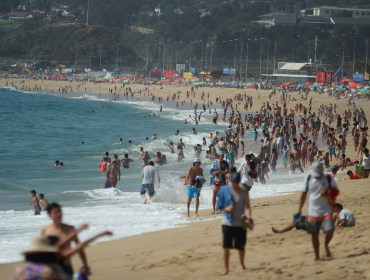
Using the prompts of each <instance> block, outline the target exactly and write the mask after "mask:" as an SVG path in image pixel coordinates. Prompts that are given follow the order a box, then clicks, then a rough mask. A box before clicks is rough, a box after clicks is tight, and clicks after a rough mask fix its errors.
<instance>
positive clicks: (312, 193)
mask: <svg viewBox="0 0 370 280" xmlns="http://www.w3.org/2000/svg"><path fill="white" fill-rule="evenodd" d="M329 189H330V191H329ZM334 191H338V185H337V183H336V182H335V181H334V180H333V178H332V177H331V176H330V175H328V174H324V169H323V166H322V165H321V164H320V163H319V162H314V163H313V164H312V166H311V175H309V176H307V177H306V179H305V180H304V183H303V188H302V195H301V198H300V204H299V208H298V213H297V214H301V212H302V208H303V205H304V203H305V201H306V197H307V193H308V192H309V197H308V210H307V213H308V222H307V233H309V234H311V235H312V245H313V248H314V251H315V261H317V260H319V259H320V257H319V256H320V255H319V245H320V243H319V232H320V228H321V227H322V229H323V232H324V233H325V250H326V255H327V256H328V257H330V256H331V253H330V250H329V243H330V241H331V239H332V238H333V235H334V228H335V227H334V218H333V208H332V206H331V204H330V202H329V200H328V196H329V193H330V192H334Z"/></svg>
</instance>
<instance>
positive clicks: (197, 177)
mask: <svg viewBox="0 0 370 280" xmlns="http://www.w3.org/2000/svg"><path fill="white" fill-rule="evenodd" d="M200 165H201V162H200V159H199V158H195V159H194V162H193V166H191V167H189V169H188V173H187V174H186V177H185V182H186V183H187V190H188V201H187V207H188V213H187V215H186V217H190V204H191V200H192V199H193V198H194V197H195V217H198V216H199V215H198V208H199V196H200V192H201V190H202V185H203V183H204V182H205V180H204V178H203V169H202V168H200Z"/></svg>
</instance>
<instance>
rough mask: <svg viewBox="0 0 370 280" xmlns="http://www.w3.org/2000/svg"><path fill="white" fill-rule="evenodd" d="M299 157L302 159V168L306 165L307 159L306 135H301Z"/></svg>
mask: <svg viewBox="0 0 370 280" xmlns="http://www.w3.org/2000/svg"><path fill="white" fill-rule="evenodd" d="M301 147H302V148H301V150H302V154H301V159H302V166H303V168H305V167H306V161H307V148H308V143H307V137H305V136H302V145H301Z"/></svg>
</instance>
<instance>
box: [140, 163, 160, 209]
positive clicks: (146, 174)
mask: <svg viewBox="0 0 370 280" xmlns="http://www.w3.org/2000/svg"><path fill="white" fill-rule="evenodd" d="M154 176H156V177H157V180H158V187H157V188H158V189H159V187H160V184H161V180H160V178H159V175H158V170H157V168H155V167H154V162H153V161H150V162H149V165H148V166H145V167H144V168H143V170H142V171H141V178H143V182H142V185H141V191H140V195H141V197H142V198H143V199H144V204H146V203H147V201H148V199H147V198H146V196H145V193H146V192H147V191H148V193H149V198H150V199H151V198H152V197H153V195H154V193H155V192H154Z"/></svg>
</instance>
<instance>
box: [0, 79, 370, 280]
mask: <svg viewBox="0 0 370 280" xmlns="http://www.w3.org/2000/svg"><path fill="white" fill-rule="evenodd" d="M21 81H22V80H17V79H7V80H5V79H2V80H0V87H3V86H5V83H6V82H9V84H10V83H12V82H13V83H14V85H15V86H17V87H18V88H20V87H21V86H23V85H25V86H27V87H31V88H33V87H35V86H36V85H37V86H41V87H42V90H44V89H45V88H46V86H47V88H48V90H53V91H54V93H55V94H59V90H58V89H59V88H60V87H61V86H63V85H64V86H72V87H73V88H76V87H77V85H78V84H79V83H77V82H73V83H70V82H60V81H43V82H42V81H32V80H25V82H24V83H21ZM114 86H115V84H112V85H111V84H100V89H99V84H93V83H89V82H88V83H87V84H86V85H85V84H84V85H81V87H80V89H79V91H80V92H85V88H86V93H92V94H99V93H101V94H107V96H109V93H108V89H109V88H114ZM126 86H127V87H131V89H132V90H134V91H135V90H138V89H144V88H145V87H144V86H143V85H135V84H132V85H126ZM117 87H119V85H117ZM149 88H150V92H151V93H153V94H154V95H155V96H160V97H162V98H163V104H164V106H166V103H167V101H166V98H167V96H169V95H172V94H174V93H176V92H178V91H181V94H180V99H179V101H182V100H186V101H187V102H190V98H189V100H187V99H186V91H190V87H189V86H188V87H175V86H164V87H163V89H160V86H158V85H156V86H150V87H149ZM75 91H77V90H75ZM202 91H204V92H205V94H206V96H207V93H208V92H209V94H210V101H212V102H214V103H215V100H216V97H221V100H225V99H226V98H228V97H229V96H230V97H232V98H233V97H234V96H235V95H236V94H238V93H242V94H244V93H246V94H247V95H251V96H253V107H252V110H249V111H257V110H259V109H260V107H261V106H262V103H264V102H265V103H266V102H270V103H272V102H274V103H275V102H276V101H280V94H279V93H278V94H276V95H275V96H273V97H272V98H271V99H270V100H269V99H268V95H269V93H270V91H264V90H262V91H261V90H258V91H256V90H255V89H247V90H238V89H233V88H230V89H229V88H200V89H198V90H196V97H195V98H192V100H193V103H194V102H198V104H203V101H202V100H201V93H202ZM118 92H119V91H117V93H118ZM259 95H260V96H261V97H260V99H258V96H259ZM291 96H292V97H293V96H294V97H296V98H297V97H298V96H299V95H298V93H297V92H295V93H291ZM311 97H312V98H313V110H314V111H317V109H318V108H319V106H320V105H322V104H324V105H328V104H330V103H332V104H333V105H334V104H337V107H338V108H337V112H338V113H340V114H341V113H343V111H344V110H346V109H352V108H351V107H350V106H349V105H347V104H348V100H347V99H338V100H336V99H335V98H333V97H329V96H328V94H327V93H325V94H324V95H321V96H319V94H318V93H314V92H310V94H309V95H308V100H305V101H300V100H299V99H298V101H290V102H289V101H288V109H294V106H295V104H296V103H302V104H303V105H304V106H307V107H308V103H309V99H310V98H311ZM129 100H130V99H129ZM134 100H136V98H134ZM206 101H207V97H206ZM156 102H157V101H156ZM368 102H369V101H364V100H361V101H360V100H358V101H356V100H355V103H356V104H358V105H360V104H361V105H360V106H358V107H359V108H361V107H362V108H363V109H364V110H365V112H368V107H369V106H368ZM170 103H172V101H170ZM362 104H363V105H362ZM171 106H173V104H172V105H171ZM242 107H243V105H242V104H240V107H239V106H238V109H239V108H240V111H241V112H245V110H242ZM189 108H190V107H189ZM350 130H351V128H350ZM320 138H321V137H320ZM347 141H348V145H347V151H346V157H347V158H348V157H349V158H350V159H351V160H352V161H355V160H359V158H360V157H359V156H357V152H354V146H353V141H352V136H350V135H349V136H348V137H347ZM256 149H257V147H256ZM324 150H325V151H327V150H328V148H327V147H325V148H324ZM334 164H335V162H334V161H332V162H331V166H333V165H334ZM349 170H354V168H353V167H350V168H349ZM345 175H346V172H343V173H339V174H338V175H337V177H338V179H339V180H338V185H339V189H340V195H339V196H338V198H337V202H339V203H341V204H343V206H344V208H345V209H349V210H351V211H352V213H353V214H354V215H355V218H356V226H355V227H352V228H343V229H337V230H336V231H335V233H334V238H333V240H332V242H331V244H330V248H331V251H332V257H330V258H327V257H324V247H323V240H324V235H323V234H321V235H320V242H321V245H320V256H322V260H321V261H318V262H315V261H314V254H313V248H312V244H311V237H310V236H309V235H308V234H307V233H306V232H304V231H299V230H298V231H297V230H295V229H293V230H292V231H291V232H288V233H284V234H274V233H273V232H272V231H271V227H276V228H283V227H285V226H287V225H289V224H290V223H291V221H292V218H293V214H295V213H296V212H297V210H298V203H299V197H300V192H295V193H294V194H288V195H284V194H283V193H282V195H281V196H276V197H269V198H258V199H252V201H251V203H252V216H253V219H254V222H255V224H256V226H255V229H254V230H253V231H249V232H248V241H247V247H246V266H247V272H241V271H240V266H239V263H238V259H237V257H238V256H237V252H236V251H235V250H232V251H231V258H230V274H229V275H227V276H223V277H222V278H224V279H238V278H241V277H248V278H251V279H370V257H369V253H370V242H369V241H370V240H369V239H370V237H369V236H370V227H369V226H368V225H367V222H370V214H369V213H368V210H369V206H368V201H369V196H370V189H369V186H370V184H369V183H370V181H369V179H361V180H343V181H340V179H342V178H344V177H345ZM306 206H307V205H306ZM306 209H307V208H306V207H305V208H304V211H303V215H305V214H306ZM210 212H211V210H203V211H201V212H200V217H199V218H198V219H199V222H196V223H190V224H184V226H183V227H178V228H173V229H167V230H162V231H157V232H150V233H145V234H142V235H137V236H132V237H127V238H123V239H120V240H115V241H108V242H102V243H99V244H97V245H93V246H90V247H88V248H87V250H86V252H87V256H88V261H89V265H90V266H91V268H92V272H93V274H92V275H91V277H90V279H99V280H100V279H190V278H195V279H213V278H215V277H221V276H220V273H221V272H222V270H223V255H222V254H223V250H222V232H221V219H213V220H209V217H211V216H212V215H210ZM192 214H193V212H192ZM218 216H219V217H221V215H218ZM184 219H185V218H184ZM16 265H17V263H10V264H0V275H1V278H2V279H12V278H13V275H14V269H15V267H16ZM73 265H74V267H75V270H77V269H78V268H79V267H80V266H81V263H80V260H79V258H78V257H74V258H73Z"/></svg>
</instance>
